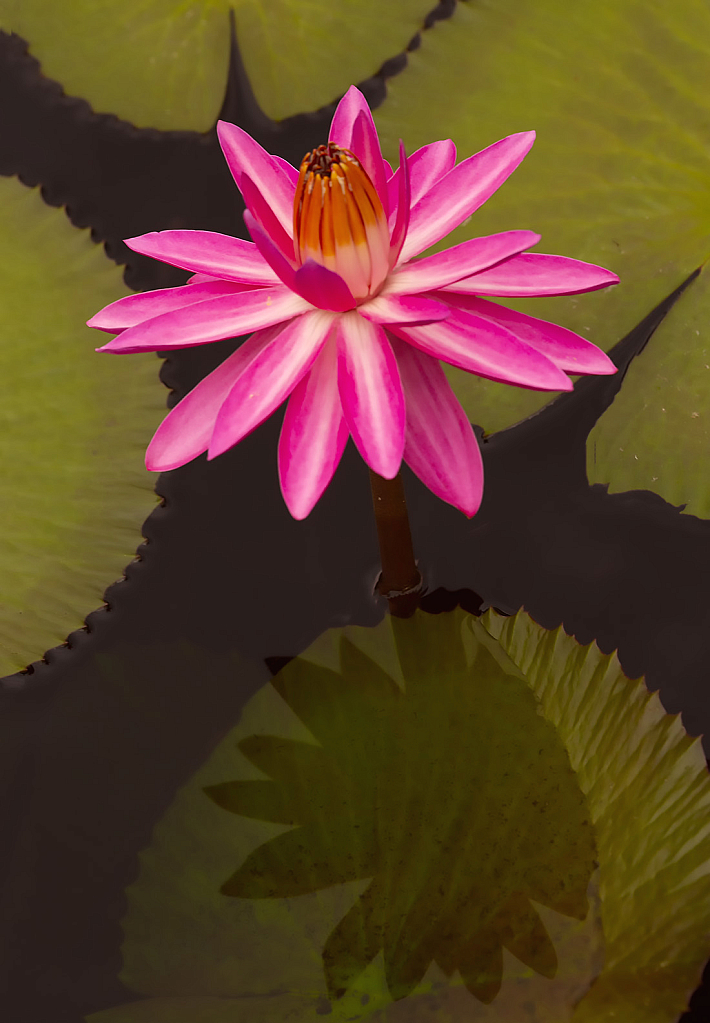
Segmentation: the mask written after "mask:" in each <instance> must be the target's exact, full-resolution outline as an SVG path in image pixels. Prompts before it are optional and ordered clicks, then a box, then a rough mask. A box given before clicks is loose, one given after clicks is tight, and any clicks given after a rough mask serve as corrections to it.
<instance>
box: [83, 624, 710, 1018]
mask: <svg viewBox="0 0 710 1023" xmlns="http://www.w3.org/2000/svg"><path fill="white" fill-rule="evenodd" d="M205 792H206V793H207V796H209V797H210V798H209V799H208V798H207V796H206V795H205ZM709 810H710V780H709V779H708V776H707V770H706V766H705V761H704V758H703V755H702V751H701V748H700V745H699V742H698V740H691V739H689V738H688V737H687V736H686V735H685V733H684V732H683V729H682V727H681V725H680V722H679V720H678V718H674V717H670V716H668V715H666V714H665V713H664V712H663V710H662V708H661V705H660V702H659V700H658V698H657V696H656V695H650V694H649V693H648V691H647V690H646V689H645V687H644V686H643V685H642V683H640V682H632V681H630V680H629V679H627V678H626V677H625V676H624V675H623V674H622V672H621V670H620V667H619V663H618V661H617V659H616V657H615V656H611V657H605V656H602V654H601V653H600V652H599V650H598V649H597V648H596V647H595V646H589V647H580V646H578V644H577V643H576V642H575V641H574V640H573V639H571V638H570V637H568V636H566V635H565V634H564V633H563V632H562V631H561V630H557V631H555V632H548V631H546V630H544V629H542V628H541V627H540V626H538V625H536V624H535V623H534V622H532V621H531V619H530V618H528V617H527V616H526V615H525V614H523V613H520V614H519V615H517V616H516V617H515V618H510V619H503V618H500V617H498V616H496V615H494V614H492V613H489V614H487V615H486V616H484V618H483V619H481V620H477V619H474V618H472V617H471V616H469V615H467V614H465V613H464V612H461V611H456V612H454V613H453V614H448V615H445V614H443V615H440V616H426V615H423V614H422V613H420V612H419V613H417V615H416V616H415V617H414V618H413V619H410V620H399V619H391V618H388V619H386V620H385V621H384V622H383V623H382V624H381V625H379V626H378V627H377V628H375V629H364V628H352V627H351V628H346V629H339V630H332V631H331V632H329V633H326V634H325V635H324V636H323V637H321V639H320V640H318V641H317V642H316V643H315V644H314V645H313V646H312V647H311V648H309V650H308V651H307V652H306V653H305V654H304V655H303V656H302V657H300V658H298V659H296V660H294V661H292V662H290V663H289V664H288V665H287V666H286V668H284V669H283V670H282V671H281V672H280V674H279V675H278V676H276V678H275V679H274V680H273V681H272V683H271V684H269V685H267V686H265V687H264V688H263V689H262V690H260V692H259V693H258V694H257V695H256V696H255V697H254V698H253V699H252V700H251V701H250V703H249V704H248V705H247V707H246V709H245V712H244V715H243V718H242V720H241V721H240V724H239V726H238V727H237V728H235V729H233V730H232V732H231V733H230V734H229V735H228V736H227V738H226V739H225V741H224V742H223V743H222V744H221V745H220V746H219V747H218V748H217V750H216V751H215V753H214V755H213V757H212V758H211V759H210V761H209V762H208V763H207V764H205V766H204V767H203V768H202V769H201V770H200V771H199V772H198V773H197V774H196V775H195V776H194V777H193V779H192V780H191V781H190V783H189V784H188V785H187V786H186V787H185V788H184V789H183V790H182V791H181V792H180V793H179V794H178V796H177V798H176V800H175V802H174V803H173V805H172V807H171V808H170V809H169V811H168V813H167V814H166V815H165V817H164V818H163V820H162V821H161V822H160V823H159V824H158V826H157V828H156V830H155V832H154V840H153V843H152V845H151V847H150V848H149V849H148V850H146V851H145V853H143V854H142V858H141V872H140V876H139V878H138V880H137V881H136V883H135V884H134V885H133V886H132V887H131V888H130V889H129V893H128V896H129V913H128V916H127V918H126V919H125V920H124V933H125V936H126V940H125V943H124V947H123V956H124V964H125V970H124V980H125V982H126V983H127V984H128V985H129V987H131V988H132V989H133V990H135V991H137V992H140V993H141V994H143V995H145V996H148V997H147V998H146V1000H145V1001H142V1002H138V1003H133V1004H129V1005H124V1006H120V1007H116V1008H115V1009H107V1010H105V1011H103V1012H101V1013H98V1014H96V1015H94V1016H92V1017H91V1023H138V1021H140V1020H151V1023H160V1021H162V1020H166V1021H167V1020H169V1019H170V1020H175V1021H182V1020H184V1021H185V1023H187V1021H188V1020H199V1021H204V1023H255V1021H256V1023H261V1021H263V1023H270V1021H271V1020H279V1021H281V1020H293V1021H294V1023H295V1021H298V1023H301V1021H303V1023H316V1020H317V1019H318V1018H320V1016H321V1015H323V1014H328V1015H329V1016H330V1018H331V1019H333V1020H338V1021H343V1023H344V1021H345V1020H359V1019H362V1020H364V1019H373V1020H377V1021H379V1023H400V1021H401V1023H405V1021H406V1023H412V1021H413V1023H419V1021H420V1020H421V1021H422V1023H423V1021H424V1020H425V1019H426V1020H431V1019H437V1020H441V1021H442V1023H443V1021H444V1020H446V1021H449V1023H457V1021H459V1020H461V1021H463V1020H466V1021H469V1020H470V1021H475V1020H482V1021H486V1023H491V1021H499V1023H503V1021H506V1023H507V1021H513V1020H516V1021H517V1020H519V1019H521V1018H526V1019H527V1018H530V1019H531V1020H535V1021H540V1023H543V1021H544V1023H569V1021H572V1023H603V1021H605V1020H609V1021H611V1020H612V1019H624V1021H625V1023H627V1021H628V1023H673V1021H675V1020H676V1019H677V1017H678V1015H679V1014H680V1012H681V1011H682V1010H683V1008H684V1007H685V1005H686V1002H687V998H688V996H689V994H690V992H691V991H692V990H693V988H694V987H695V986H696V984H697V981H698V979H699V975H700V970H701V967H702V964H703V961H704V958H705V954H706V950H705V932H706V928H707V920H708V918H709V916H710V866H709V863H710V855H709V853H710V825H708V811H709ZM227 811H231V812H227ZM587 821H589V822H591V826H590V824H589V823H585V822H587ZM291 822H295V826H293V825H292V823H291ZM595 846H596V850H595ZM595 858H596V860H598V863H599V870H598V872H595V873H594V874H593V875H592V869H593V867H594V859H595ZM235 866H236V871H235ZM590 875H592V876H591V884H590V885H589V886H588V884H587V882H588V881H589V880H590ZM220 887H222V891H223V892H227V893H229V894H221V893H220ZM590 893H591V896H592V897H591V899H590V903H589V907H588V905H587V897H588V894H590ZM597 893H598V895H597ZM501 965H502V975H501ZM501 981H502V983H501ZM499 985H500V989H499V990H498V986H499ZM393 999H394V1000H393ZM531 1006H532V1008H530V1007H531ZM171 1013H172V1015H170V1014H171ZM190 1013H192V1016H191V1015H190Z"/></svg>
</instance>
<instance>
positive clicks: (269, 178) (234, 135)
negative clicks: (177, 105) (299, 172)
mask: <svg viewBox="0 0 710 1023" xmlns="http://www.w3.org/2000/svg"><path fill="white" fill-rule="evenodd" d="M217 137H218V138H219V144H220V146H221V147H222V152H223V153H224V156H225V159H226V161H227V164H228V165H229V169H230V171H231V172H232V177H233V178H234V180H235V182H236V184H237V188H239V189H240V190H241V184H240V180H241V176H242V174H246V175H248V176H249V177H250V178H251V179H252V181H254V182H256V183H257V185H258V187H259V189H260V191H261V193H262V195H263V196H264V199H265V200H266V202H267V203H268V205H269V206H270V207H271V209H272V210H273V211H274V213H275V214H276V217H277V218H278V220H279V223H280V224H281V226H282V227H283V229H284V231H285V232H286V234H288V235H289V237H291V238H293V194H294V191H295V185H294V183H293V178H292V175H291V174H290V173H289V172H288V171H287V170H286V169H285V168H284V167H283V164H282V163H281V161H279V160H275V159H274V158H273V157H272V156H271V155H270V154H269V153H267V152H266V150H265V149H264V148H263V147H262V146H260V145H259V143H258V142H257V141H256V140H255V139H253V138H252V137H251V135H247V133H246V132H245V131H243V130H242V129H241V128H239V127H238V126H237V125H236V124H229V122H227V121H218V122H217Z"/></svg>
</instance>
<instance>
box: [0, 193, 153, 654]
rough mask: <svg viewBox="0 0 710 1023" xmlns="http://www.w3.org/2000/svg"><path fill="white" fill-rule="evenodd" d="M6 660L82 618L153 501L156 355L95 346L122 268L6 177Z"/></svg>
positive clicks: (131, 547)
mask: <svg viewBox="0 0 710 1023" xmlns="http://www.w3.org/2000/svg"><path fill="white" fill-rule="evenodd" d="M0 264H1V265H2V279H3V291H2V297H1V298H0V306H1V307H2V317H1V318H0V674H7V673H9V672H13V671H17V670H18V669H19V668H23V667H25V665H27V664H28V663H29V662H30V661H32V660H35V659H37V658H38V657H41V656H42V654H43V653H44V652H45V651H46V650H47V649H48V648H49V647H51V646H53V645H55V644H57V643H60V642H62V641H63V640H64V639H65V638H66V636H67V635H68V633H69V632H71V631H72V630H73V629H76V628H79V626H80V625H81V623H82V621H83V620H84V618H85V616H86V615H87V614H88V612H90V611H92V610H93V609H94V608H96V607H97V605H99V604H100V603H101V598H102V595H103V593H104V591H105V589H106V587H107V586H108V585H109V584H110V583H112V582H113V581H114V580H115V579H116V578H119V577H120V575H121V572H122V570H123V569H124V568H125V566H126V565H127V564H128V562H130V561H131V559H132V558H133V557H134V555H135V550H136V547H137V546H138V544H139V543H140V527H141V523H142V522H143V521H144V519H145V518H146V516H147V515H148V514H149V512H150V511H151V509H152V508H153V507H154V506H155V501H156V498H155V494H154V493H153V486H154V477H152V476H151V475H150V474H149V473H147V472H146V471H145V469H144V467H143V453H144V450H145V446H146V444H147V442H148V440H149V439H150V436H151V433H152V431H153V430H154V429H155V427H156V426H157V424H158V423H159V421H160V418H161V415H162V414H163V407H164V402H165V392H164V390H163V388H162V387H161V386H160V384H159V382H158V379H157V376H158V364H157V362H156V360H155V357H154V356H152V355H149V356H146V357H143V356H141V357H140V358H139V359H138V360H133V359H118V358H117V359H113V358H107V357H106V356H100V355H97V354H96V353H95V352H94V348H95V346H96V341H95V338H94V337H93V336H92V331H90V330H89V329H88V328H87V327H85V326H84V321H85V320H86V319H87V318H88V317H89V316H90V315H91V314H92V313H93V312H94V311H95V310H96V309H98V308H100V307H101V306H102V305H104V304H105V303H107V302H111V301H113V300H114V299H117V298H119V297H121V296H122V295H124V294H126V289H125V287H124V286H123V285H122V283H121V274H120V271H119V270H118V269H117V268H116V267H115V266H114V265H113V264H112V263H111V262H109V260H107V259H106V256H105V255H104V253H103V252H102V251H101V250H100V249H99V248H97V247H96V246H95V245H93V244H92V243H91V241H90V239H89V236H88V232H85V231H77V230H76V229H75V228H73V227H72V226H71V225H70V224H69V223H68V222H67V219H66V216H65V215H64V212H63V211H62V210H56V209H51V208H50V207H48V206H46V205H45V204H44V203H43V202H42V200H41V198H40V196H39V193H38V192H36V191H32V190H30V189H27V188H25V187H24V186H23V185H21V184H20V183H19V182H18V181H16V180H13V179H2V180H0Z"/></svg>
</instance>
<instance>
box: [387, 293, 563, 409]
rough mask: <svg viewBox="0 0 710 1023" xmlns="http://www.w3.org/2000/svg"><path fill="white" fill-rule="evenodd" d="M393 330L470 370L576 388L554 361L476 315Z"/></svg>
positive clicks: (539, 386) (522, 382) (540, 386)
mask: <svg viewBox="0 0 710 1023" xmlns="http://www.w3.org/2000/svg"><path fill="white" fill-rule="evenodd" d="M389 329H390V330H391V331H392V333H393V334H396V335H397V336H398V337H401V338H404V340H405V341H409V342H410V344H413V345H414V346H415V347H416V348H419V349H420V350H421V351H423V352H426V354H427V355H432V356H433V357H434V358H435V359H443V361H444V362H448V363H450V364H451V365H452V366H458V367H460V368H461V369H465V370H468V372H469V373H476V374H477V375H478V376H482V377H487V378H488V379H490V380H500V381H502V382H503V383H507V384H517V386H518V387H530V388H533V389H534V390H539V391H571V390H572V382H571V380H570V379H569V377H567V376H565V374H564V373H563V372H562V370H561V369H559V368H558V367H557V366H556V365H555V364H554V362H551V361H550V359H548V358H546V357H545V356H544V355H542V354H541V353H540V352H538V351H537V349H535V348H533V347H532V346H531V345H528V344H525V342H524V341H520V340H519V339H518V338H517V337H516V336H515V335H514V334H511V332H510V331H509V330H507V329H506V328H505V327H503V326H501V325H500V324H497V323H492V322H491V321H490V320H484V319H483V317H481V316H476V315H474V314H473V313H467V312H463V311H460V310H457V309H454V310H452V313H451V316H450V317H449V318H448V319H447V320H441V321H440V322H439V323H430V324H428V325H427V326H426V327H410V326H408V325H401V326H400V325H397V326H391V327H390V328H389Z"/></svg>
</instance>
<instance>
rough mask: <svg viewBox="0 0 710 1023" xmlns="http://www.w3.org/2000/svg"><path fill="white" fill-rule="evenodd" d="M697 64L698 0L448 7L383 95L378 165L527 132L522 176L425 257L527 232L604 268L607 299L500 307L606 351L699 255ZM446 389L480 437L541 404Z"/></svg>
mask: <svg viewBox="0 0 710 1023" xmlns="http://www.w3.org/2000/svg"><path fill="white" fill-rule="evenodd" d="M709 64H710V8H708V6H707V4H705V3H701V2H699V0H678V2H677V3H674V4H666V3H661V2H650V3H638V2H637V0H578V2H576V3H573V4H570V3H567V2H566V0H535V2H534V3H520V0H491V2H489V3H485V4H479V3H475V4H473V3H472V4H467V3H459V4H457V6H456V11H455V13H454V15H453V17H452V18H451V19H449V20H447V21H445V22H442V23H441V24H440V25H437V28H436V31H433V32H428V33H426V35H425V36H424V37H423V39H422V45H421V47H420V48H419V49H418V50H416V51H415V52H414V53H412V54H411V55H410V59H409V63H408V66H407V68H406V69H405V70H404V71H403V72H402V74H401V75H398V76H397V77H396V78H395V79H393V80H392V81H391V82H390V83H389V84H388V96H387V99H386V100H385V102H384V104H383V105H382V107H381V108H380V109H379V110H378V111H377V112H376V120H377V124H378V128H379V130H380V132H381V135H382V136H383V140H384V144H385V151H386V152H388V153H389V154H390V155H393V154H394V152H395V147H396V144H397V140H398V139H399V137H400V136H402V137H403V138H404V141H405V144H406V146H407V148H408V150H411V149H413V148H415V147H417V146H420V145H423V144H424V143H426V142H429V141H431V140H432V139H435V138H445V137H451V138H453V139H454V141H455V142H456V143H457V145H458V147H459V155H460V157H465V156H469V155H470V154H471V153H474V152H476V151H477V150H479V149H482V148H483V147H485V146H487V145H489V144H490V143H492V142H495V141H496V140H497V139H499V138H502V137H503V136H505V135H507V134H509V133H511V132H517V131H522V130H527V129H531V128H534V129H535V130H536V131H537V141H536V144H535V146H534V147H533V149H532V151H531V153H530V154H529V155H528V156H527V157H526V159H525V160H524V161H523V163H522V165H521V166H520V167H519V168H518V170H516V171H515V173H514V174H513V175H512V177H511V178H510V179H509V180H508V181H507V182H506V183H505V184H504V185H503V187H502V188H501V189H500V191H499V192H498V193H497V194H496V195H495V196H494V197H493V198H492V199H491V200H490V201H489V202H488V203H486V205H485V206H484V207H482V208H481V209H480V210H479V211H478V212H476V213H475V214H474V215H473V217H472V218H471V219H470V221H469V222H468V223H467V224H465V225H463V226H462V227H461V228H459V229H458V230H457V231H456V232H454V233H453V234H452V235H451V236H449V238H448V239H446V241H445V242H444V243H442V245H441V246H439V247H445V246H448V245H451V244H453V243H454V242H460V241H463V240H464V239H465V238H468V237H472V236H475V235H485V234H489V233H491V232H493V231H503V230H508V229H512V228H529V229H532V230H535V231H538V232H539V233H540V234H541V235H542V241H541V243H540V244H539V246H538V249H539V251H542V252H556V253H561V254H563V255H567V256H572V257H574V258H576V259H582V260H586V261H588V262H592V263H598V264H601V265H602V266H606V267H608V268H609V269H611V270H614V271H615V272H617V273H618V274H619V275H620V277H621V284H620V285H619V286H618V287H614V288H610V289H607V290H604V291H599V292H595V293H592V294H588V295H578V296H571V297H559V298H545V299H542V298H540V299H526V300H516V301H508V300H506V303H505V304H510V305H515V307H516V308H519V309H521V310H523V311H526V312H529V313H531V314H532V315H534V316H539V317H541V318H542V319H547V320H552V321H554V322H556V323H561V324H563V325H564V326H566V327H569V328H571V329H572V330H575V331H577V332H578V333H580V334H582V335H584V336H586V337H588V338H589V339H590V340H591V341H593V342H594V343H595V344H597V345H599V346H600V347H602V348H604V349H605V350H608V349H609V348H610V347H611V346H612V345H613V344H615V343H616V342H617V341H618V340H620V339H621V338H622V337H623V336H624V335H625V334H626V333H628V331H629V330H631V328H633V327H634V326H635V325H636V324H637V323H638V322H639V321H640V320H641V319H642V318H643V317H644V316H645V315H646V314H647V313H648V312H649V311H650V310H651V309H652V308H653V306H655V305H656V304H657V303H658V302H660V301H661V300H662V299H663V298H665V296H666V295H667V294H669V293H670V292H671V291H672V290H673V289H674V288H675V287H677V286H678V285H679V284H680V283H681V282H682V281H683V280H684V279H685V278H686V277H687V276H688V275H689V274H690V273H691V272H692V271H693V270H695V269H696V268H697V267H698V266H699V265H700V264H701V263H702V262H703V261H704V259H705V258H706V257H707V256H708V254H709V252H710V239H709V235H710V203H708V195H709V194H710V161H709V160H708V151H707V124H708V119H709V118H710V99H709V97H708V89H707V69H708V66H709ZM678 315H679V316H681V315H682V313H681V312H680V308H679V311H678ZM656 340H657V339H654V340H653V341H652V344H653V345H655V344H656ZM681 343H682V344H683V345H684V347H685V348H687V344H688V342H687V341H684V342H681ZM699 343H700V342H699ZM702 343H704V342H702ZM693 358H694V359H695V355H694V356H693ZM450 379H451V381H452V383H453V386H454V388H455V390H456V393H457V394H458V396H459V398H460V399H461V400H462V402H463V404H464V407H465V408H466V410H467V412H468V414H469V416H470V418H471V419H472V420H473V421H474V422H476V423H479V424H481V425H482V426H483V427H484V429H485V430H486V431H488V432H493V431H495V430H500V429H503V428H505V427H507V426H510V425H512V424H513V423H515V422H517V421H519V420H521V419H523V418H525V417H526V416H528V415H530V414H532V413H533V412H535V411H536V410H538V409H539V408H541V407H542V406H543V405H544V404H545V403H547V402H548V401H549V400H550V397H551V396H550V395H549V394H544V393H539V392H534V391H525V390H522V389H519V388H515V387H508V386H504V385H502V384H495V383H490V382H488V381H484V380H480V379H478V378H476V377H472V376H468V375H466V374H464V373H463V372H461V371H459V370H452V371H451V376H450ZM687 382H688V378H687V377H685V378H684V382H682V383H681V382H679V386H680V387H681V388H683V389H685V387H686V384H687ZM634 387H636V384H635V383H634V378H632V377H631V376H630V377H629V379H628V381H627V382H626V383H625V389H629V388H634ZM634 400H636V399H634ZM693 429H694V427H693ZM675 442H676V438H675V436H673V435H672V434H670V433H669V434H668V435H667V436H666V438H665V440H664V441H663V443H661V444H659V445H658V447H657V452H656V458H657V460H658V461H660V460H662V461H663V463H664V466H665V465H666V463H667V462H668V461H670V460H672V459H674V458H675V457H676V456H675V447H674V445H675ZM649 457H650V455H649ZM687 470H688V473H689V475H690V474H692V472H693V470H694V467H693V466H688V467H687ZM664 471H665V470H664ZM654 475H659V476H660V473H657V472H656V473H654Z"/></svg>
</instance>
